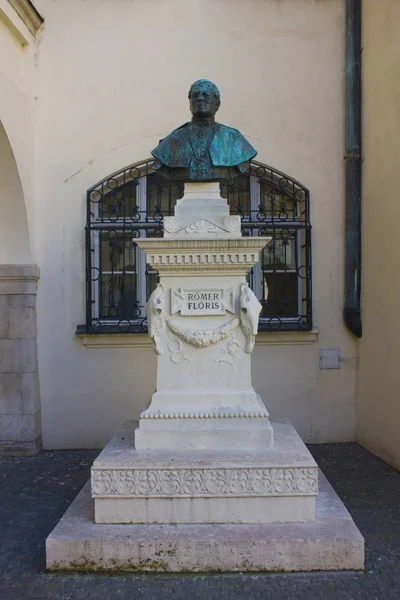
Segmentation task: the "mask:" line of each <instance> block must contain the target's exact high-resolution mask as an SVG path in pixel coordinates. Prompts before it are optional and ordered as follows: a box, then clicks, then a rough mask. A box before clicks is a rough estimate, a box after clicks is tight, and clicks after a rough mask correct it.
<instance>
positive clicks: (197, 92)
mask: <svg viewBox="0 0 400 600" xmlns="http://www.w3.org/2000/svg"><path fill="white" fill-rule="evenodd" d="M189 103H190V111H191V113H192V115H193V116H192V120H191V121H190V122H189V123H185V124H184V125H182V126H181V127H178V129H175V130H174V131H173V132H172V133H170V134H169V135H168V136H167V137H166V138H164V139H163V140H161V141H160V143H159V145H158V146H157V148H155V149H154V150H153V151H152V155H153V156H154V158H155V159H156V160H155V162H154V165H153V168H154V169H155V170H157V171H158V172H159V173H160V175H163V176H164V177H167V178H168V179H174V180H180V181H182V180H184V181H216V180H219V179H229V178H231V177H236V176H237V175H240V174H241V173H245V172H247V171H248V169H249V162H250V160H251V159H252V158H254V157H255V155H256V154H257V152H256V150H255V149H254V148H253V146H251V144H249V142H248V141H247V140H246V139H245V138H244V137H243V135H242V134H241V133H240V131H238V130H237V129H233V128H232V127H227V126H226V125H221V124H220V123H216V121H215V113H216V112H217V110H218V109H219V106H220V104H221V101H220V94H219V90H218V88H217V86H216V85H215V84H214V83H212V82H211V81H208V80H207V79H199V80H198V81H195V82H194V83H193V85H192V86H191V88H190V90H189Z"/></svg>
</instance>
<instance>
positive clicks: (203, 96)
mask: <svg viewBox="0 0 400 600" xmlns="http://www.w3.org/2000/svg"><path fill="white" fill-rule="evenodd" d="M189 103H190V111H191V113H192V115H193V116H194V117H195V118H196V119H210V118H212V117H214V115H215V113H216V112H217V110H218V109H219V106H220V104H221V100H220V95H219V89H218V88H217V86H216V85H215V83H212V82H211V81H208V79H199V80H198V81H195V82H194V83H193V84H192V85H191V87H190V90H189Z"/></svg>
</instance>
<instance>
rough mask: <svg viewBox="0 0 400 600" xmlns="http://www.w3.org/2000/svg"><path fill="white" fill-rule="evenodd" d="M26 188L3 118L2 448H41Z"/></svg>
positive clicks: (35, 273)
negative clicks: (24, 190)
mask: <svg viewBox="0 0 400 600" xmlns="http://www.w3.org/2000/svg"><path fill="white" fill-rule="evenodd" d="M38 279H39V269H38V267H37V266H36V265H34V264H32V259H31V249H30V240H29V229H28V221H27V216H26V208H25V200H24V194H23V189H22V185H21V181H20V177H19V173H18V168H17V164H16V161H15V158H14V154H13V150H12V147H11V144H10V141H9V139H8V136H7V134H6V131H5V129H4V127H3V125H2V123H1V121H0V453H1V454H19V455H29V454H37V453H38V452H39V451H40V449H41V419H40V395H39V378H38V368H37V328H36V289H37V281H38Z"/></svg>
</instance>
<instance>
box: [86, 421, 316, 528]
mask: <svg viewBox="0 0 400 600" xmlns="http://www.w3.org/2000/svg"><path fill="white" fill-rule="evenodd" d="M259 420H260V419H259ZM133 429H134V423H133V422H132V423H131V424H129V425H128V424H127V426H125V427H124V428H123V429H122V430H121V431H119V432H118V433H117V435H116V436H114V438H113V439H112V440H111V441H110V443H109V444H107V446H106V447H105V448H104V450H103V452H102V453H101V454H100V455H99V457H98V458H97V459H96V460H95V462H94V464H93V467H92V496H93V498H94V501H95V521H96V523H166V524H170V523H192V524H193V523H286V522H289V521H292V522H294V521H297V522H300V521H311V520H313V519H314V516H315V496H316V494H317V493H318V474H317V464H316V463H315V461H314V459H313V457H312V456H311V454H310V452H309V451H308V449H307V448H306V446H305V445H304V443H303V442H302V440H301V439H300V437H299V435H298V434H297V432H296V431H295V429H294V428H293V427H292V425H291V424H290V423H289V422H281V423H274V427H273V429H274V433H275V442H274V445H273V446H272V447H268V443H266V444H265V447H264V448H256V449H255V448H254V449H248V448H244V449H238V448H235V449H232V450H218V449H209V450H186V451H182V450H175V451H171V450H168V451H165V450H147V451H144V450H140V451H138V450H135V448H134V446H133ZM137 433H138V432H137V430H136V432H135V435H137ZM174 433H175V432H174ZM184 433H185V434H187V435H188V437H189V435H190V433H191V432H190V431H187V432H184ZM215 433H217V432H215ZM222 433H225V432H222ZM241 433H243V432H241ZM249 435H250V432H249ZM211 448H212V446H211Z"/></svg>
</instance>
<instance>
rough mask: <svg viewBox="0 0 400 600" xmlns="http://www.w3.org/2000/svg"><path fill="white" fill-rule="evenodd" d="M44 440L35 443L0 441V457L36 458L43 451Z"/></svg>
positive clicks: (39, 439) (40, 439)
mask: <svg viewBox="0 0 400 600" xmlns="http://www.w3.org/2000/svg"><path fill="white" fill-rule="evenodd" d="M42 449H43V448H42V438H38V439H37V440H34V441H33V442H6V441H2V440H0V456H36V455H37V454H40V452H41V451H42Z"/></svg>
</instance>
